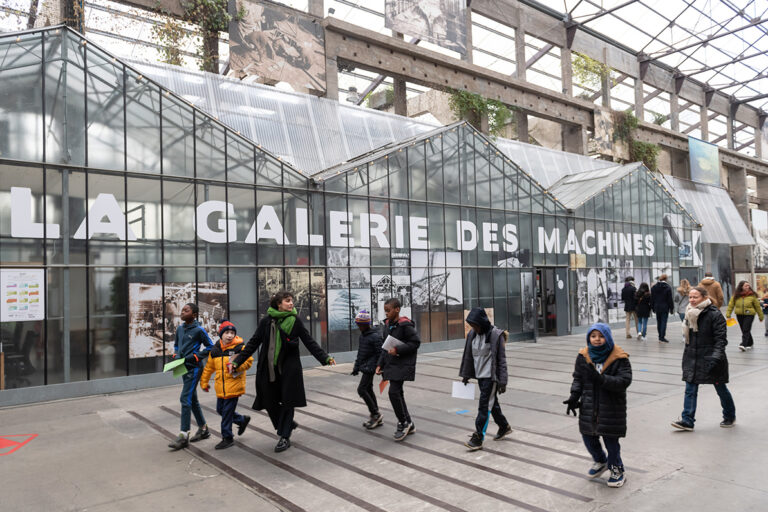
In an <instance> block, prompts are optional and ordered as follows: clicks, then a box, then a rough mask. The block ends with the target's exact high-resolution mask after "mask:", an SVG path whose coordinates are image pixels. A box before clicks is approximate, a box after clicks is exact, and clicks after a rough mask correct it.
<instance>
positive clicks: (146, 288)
mask: <svg viewBox="0 0 768 512" xmlns="http://www.w3.org/2000/svg"><path fill="white" fill-rule="evenodd" d="M190 302H192V303H197V305H198V307H199V308H200V313H199V315H198V319H197V321H198V322H199V323H200V325H201V326H202V327H203V329H205V331H206V332H207V333H208V336H209V337H210V338H211V341H213V342H214V343H215V342H216V341H218V339H219V337H218V325H219V322H221V319H222V318H225V316H226V313H227V310H228V303H227V283H216V282H207V283H197V285H196V284H195V283H165V294H163V285H162V284H161V283H130V284H128V354H129V357H130V358H131V359H135V358H141V357H161V356H162V355H163V346H164V345H165V354H166V355H170V354H172V353H173V344H174V341H175V339H176V328H177V327H178V326H179V325H181V318H180V317H179V313H181V308H183V307H184V305H185V304H187V303H190Z"/></svg>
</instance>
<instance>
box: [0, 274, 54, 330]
mask: <svg viewBox="0 0 768 512" xmlns="http://www.w3.org/2000/svg"><path fill="white" fill-rule="evenodd" d="M0 290H1V291H2V306H0V322H27V321H30V320H45V293H44V292H45V270H43V269H23V268H6V269H2V270H0Z"/></svg>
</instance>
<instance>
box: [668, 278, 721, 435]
mask: <svg viewBox="0 0 768 512" xmlns="http://www.w3.org/2000/svg"><path fill="white" fill-rule="evenodd" d="M683 337H684V338H685V350H683V380H684V381H685V400H684V401H683V413H682V415H681V416H682V419H681V420H679V421H674V422H672V426H673V427H675V428H677V429H680V430H688V431H691V430H693V424H694V422H695V415H696V399H697V397H698V393H699V384H714V386H715V391H717V395H718V396H719V397H720V405H721V406H722V408H723V421H722V422H721V423H720V426H721V427H724V428H728V427H732V426H733V424H734V422H735V421H736V405H735V404H734V403H733V397H732V396H731V392H730V391H728V387H727V386H726V383H727V382H728V358H727V357H726V356H725V347H726V345H728V338H727V329H726V324H725V318H724V317H723V314H722V313H720V310H719V309H718V308H717V307H715V306H714V305H713V304H712V302H711V300H710V299H709V298H708V297H707V289H706V288H704V287H702V286H696V287H695V288H691V290H690V292H688V307H687V308H686V310H685V319H684V320H683Z"/></svg>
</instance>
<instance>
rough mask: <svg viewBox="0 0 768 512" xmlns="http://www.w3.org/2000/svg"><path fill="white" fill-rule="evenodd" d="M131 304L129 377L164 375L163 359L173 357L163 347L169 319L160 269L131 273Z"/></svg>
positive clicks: (130, 269) (133, 269)
mask: <svg viewBox="0 0 768 512" xmlns="http://www.w3.org/2000/svg"><path fill="white" fill-rule="evenodd" d="M128 304H129V310H128V357H129V359H128V373H129V374H130V375H137V374H142V373H153V372H159V371H162V369H163V361H164V357H163V356H165V355H170V354H166V353H165V343H163V336H164V334H163V333H164V331H166V329H165V323H166V318H165V307H164V304H163V273H162V270H161V269H160V268H140V267H134V268H129V269H128ZM168 320H170V319H168ZM238 327H239V325H238ZM107 352H109V350H107ZM106 355H108V354H105V356H106Z"/></svg>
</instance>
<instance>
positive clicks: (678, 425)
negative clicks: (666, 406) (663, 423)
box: [672, 420, 693, 432]
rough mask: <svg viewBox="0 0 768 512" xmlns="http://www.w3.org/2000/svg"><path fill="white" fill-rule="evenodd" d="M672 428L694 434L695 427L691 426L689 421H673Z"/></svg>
mask: <svg viewBox="0 0 768 512" xmlns="http://www.w3.org/2000/svg"><path fill="white" fill-rule="evenodd" d="M672 426H673V427H675V428H677V429H680V430H687V431H688V432H693V425H691V424H690V423H688V422H687V421H683V420H679V421H673V422H672Z"/></svg>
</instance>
